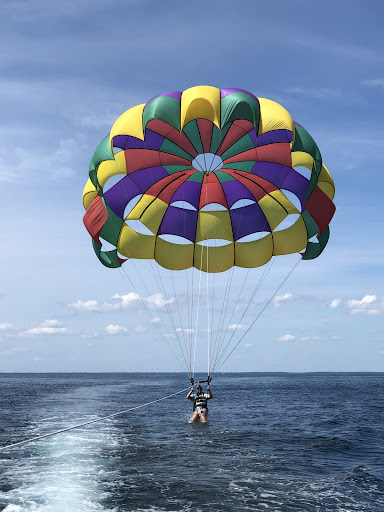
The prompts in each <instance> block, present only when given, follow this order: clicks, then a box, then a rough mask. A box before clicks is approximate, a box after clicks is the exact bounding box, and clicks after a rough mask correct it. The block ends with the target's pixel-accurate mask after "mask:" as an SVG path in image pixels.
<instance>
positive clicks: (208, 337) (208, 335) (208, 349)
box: [204, 156, 210, 375]
mask: <svg viewBox="0 0 384 512" xmlns="http://www.w3.org/2000/svg"><path fill="white" fill-rule="evenodd" d="M204 158H205V156H204ZM208 253H209V251H208V246H207V339H208V347H207V354H208V368H207V372H208V375H209V366H210V354H209V351H210V344H209V341H210V332H209V327H210V324H209V272H208V269H209V267H208Z"/></svg>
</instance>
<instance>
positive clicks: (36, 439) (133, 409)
mask: <svg viewBox="0 0 384 512" xmlns="http://www.w3.org/2000/svg"><path fill="white" fill-rule="evenodd" d="M187 389H190V388H189V387H188V388H185V389H181V390H180V391H176V393H172V394H171V395H167V396H163V397H162V398H158V399H157V400H152V401H151V402H147V403H145V404H141V405H136V406H135V407H130V408H129V409H125V411H120V412H115V413H114V414H109V415H108V416H102V417H101V418H97V419H96V420H90V421H85V422H84V423H79V424H78V425H72V426H71V427H67V428H62V429H60V430H56V431H55V432H49V433H48V434H43V435H41V436H36V437H32V438H30V439H25V440H24V441H19V442H17V443H12V444H8V445H6V446H1V447H0V452H1V451H3V450H7V449H8V448H14V447H15V446H21V445H23V444H26V443H32V442H33V441H38V440H39V439H45V438H46V437H51V436H56V435H57V434H62V433H63V432H68V431H69V430H75V429H76V428H80V427H85V426H86V425H91V424H92V423H98V422H99V421H104V420H107V419H109V418H114V417H115V416H120V415H121V414H126V413H127V412H131V411H135V410H136V409H141V408H143V407H147V406H148V405H152V404H155V403H157V402H161V401H162V400H167V398H171V397H172V396H176V395H180V393H184V392H185V391H187Z"/></svg>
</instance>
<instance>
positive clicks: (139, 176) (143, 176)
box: [129, 166, 169, 193]
mask: <svg viewBox="0 0 384 512" xmlns="http://www.w3.org/2000/svg"><path fill="white" fill-rule="evenodd" d="M129 176H130V178H131V179H132V180H133V181H134V182H135V183H136V184H137V185H138V186H139V187H140V188H141V189H142V190H143V192H144V193H145V191H146V190H148V189H149V187H151V186H152V185H153V184H154V183H157V182H158V181H160V180H162V179H163V178H165V177H166V176H169V174H168V173H167V171H166V170H165V169H164V167H161V166H157V167H148V168H147V169H140V170H139V171H135V172H131V173H130V174H129Z"/></svg>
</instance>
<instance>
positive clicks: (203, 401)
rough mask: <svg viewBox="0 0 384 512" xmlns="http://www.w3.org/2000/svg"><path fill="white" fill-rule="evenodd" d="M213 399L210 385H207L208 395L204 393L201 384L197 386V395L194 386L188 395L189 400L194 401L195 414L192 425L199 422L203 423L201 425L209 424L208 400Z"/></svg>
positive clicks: (191, 421)
mask: <svg viewBox="0 0 384 512" xmlns="http://www.w3.org/2000/svg"><path fill="white" fill-rule="evenodd" d="M211 398H213V393H212V390H211V387H210V385H209V383H208V384H207V393H203V388H202V386H201V384H198V385H197V386H196V393H195V392H194V386H193V385H192V388H191V389H190V391H189V393H188V394H187V399H188V400H192V402H193V414H192V416H191V419H190V420H189V422H190V423H196V422H197V421H199V420H200V421H201V423H206V422H207V417H208V404H207V403H208V400H211Z"/></svg>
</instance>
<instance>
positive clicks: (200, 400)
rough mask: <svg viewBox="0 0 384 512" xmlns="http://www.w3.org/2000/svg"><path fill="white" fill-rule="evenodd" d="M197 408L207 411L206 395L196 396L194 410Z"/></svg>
mask: <svg viewBox="0 0 384 512" xmlns="http://www.w3.org/2000/svg"><path fill="white" fill-rule="evenodd" d="M196 407H200V408H201V409H207V399H206V398H205V396H204V393H200V394H198V395H196V396H195V399H194V400H193V410H195V409H196Z"/></svg>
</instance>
